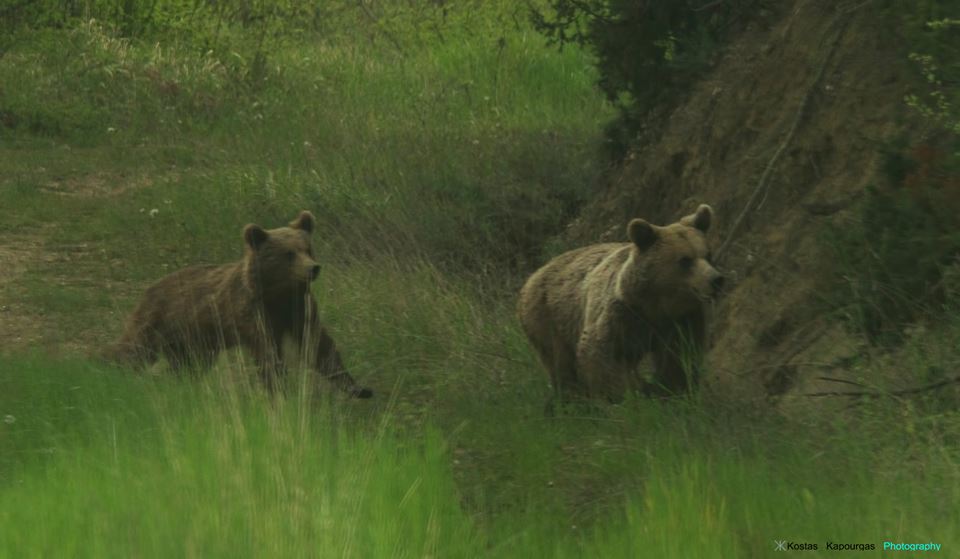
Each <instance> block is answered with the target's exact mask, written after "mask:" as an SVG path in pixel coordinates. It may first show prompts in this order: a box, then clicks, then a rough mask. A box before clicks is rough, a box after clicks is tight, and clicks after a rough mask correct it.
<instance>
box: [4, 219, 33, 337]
mask: <svg viewBox="0 0 960 559" xmlns="http://www.w3.org/2000/svg"><path fill="white" fill-rule="evenodd" d="M42 245H43V236H41V235H39V234H31V235H24V234H19V235H17V234H7V235H4V236H3V240H2V241H0V270H2V271H0V340H2V341H0V351H12V350H18V349H25V348H27V347H30V346H34V345H36V344H37V342H38V341H39V340H40V339H41V338H42V337H43V334H42V329H41V328H40V324H39V321H38V320H36V316H34V314H33V313H32V312H31V311H30V309H28V308H26V305H24V304H23V303H22V301H21V300H20V298H19V297H17V296H16V291H17V284H18V282H19V281H21V280H22V278H23V277H24V275H25V274H26V271H27V270H28V269H29V267H30V263H31V261H32V260H33V259H34V258H36V257H37V255H38V254H40V253H41V252H40V247H41V246H42Z"/></svg>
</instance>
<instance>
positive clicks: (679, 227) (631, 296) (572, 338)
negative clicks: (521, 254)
mask: <svg viewBox="0 0 960 559" xmlns="http://www.w3.org/2000/svg"><path fill="white" fill-rule="evenodd" d="M712 219H713V210H712V209H711V208H710V206H708V205H706V204H703V205H701V206H700V207H699V208H698V209H697V211H696V213H694V214H691V215H688V216H686V217H684V218H683V219H681V220H680V221H679V222H677V223H673V224H671V225H667V226H662V227H661V226H656V225H652V224H650V223H648V222H646V221H644V220H642V219H634V220H632V221H630V223H629V224H628V226H627V236H628V238H629V239H630V242H629V243H604V244H596V245H591V246H587V247H583V248H580V249H576V250H573V251H570V252H567V253H564V254H561V255H560V256H557V257H556V258H554V259H553V260H551V261H550V262H548V263H547V264H546V265H545V266H543V267H542V268H540V269H539V270H537V271H536V272H535V273H534V274H533V275H532V276H531V277H530V278H529V279H528V280H527V282H526V284H525V285H524V286H523V289H522V290H521V291H520V299H519V302H518V306H517V308H518V314H519V318H520V322H521V324H522V326H523V329H524V331H525V333H526V335H527V337H528V338H529V340H530V342H531V344H532V345H533V347H534V348H535V349H536V351H537V353H538V354H539V356H540V359H541V361H542V362H543V365H544V367H545V368H546V369H547V371H548V372H549V375H550V380H551V382H552V384H553V387H554V391H555V397H557V398H559V399H560V400H570V399H572V398H575V397H586V398H599V399H605V400H608V401H611V402H619V401H621V400H622V399H623V398H624V395H625V394H626V393H627V392H628V391H640V392H643V393H644V394H647V395H671V394H678V393H683V392H686V391H689V390H692V389H693V388H695V387H696V385H697V383H698V380H699V371H700V361H701V359H702V354H703V350H704V345H705V340H706V324H705V310H706V309H705V306H706V304H707V303H708V302H709V301H710V300H711V299H712V298H714V297H715V296H716V295H717V294H718V292H719V291H720V289H721V288H722V285H723V276H722V275H721V274H720V273H719V272H718V271H717V270H716V269H715V268H714V267H713V265H712V264H711V263H710V254H709V251H708V248H707V242H706V235H705V234H706V232H707V231H708V230H709V228H710V222H711V221H712ZM648 352H649V353H651V354H652V356H653V366H654V376H653V382H652V383H650V382H648V381H645V380H643V379H642V378H641V377H640V375H639V374H638V372H637V366H638V365H639V363H640V360H641V358H642V357H643V356H644V354H646V353H648Z"/></svg>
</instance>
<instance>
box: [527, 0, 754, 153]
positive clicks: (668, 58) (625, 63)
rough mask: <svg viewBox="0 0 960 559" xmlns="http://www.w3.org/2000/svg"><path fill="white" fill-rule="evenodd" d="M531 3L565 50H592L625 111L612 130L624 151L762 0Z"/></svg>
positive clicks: (612, 96)
mask: <svg viewBox="0 0 960 559" xmlns="http://www.w3.org/2000/svg"><path fill="white" fill-rule="evenodd" d="M547 4H548V6H549V8H548V9H546V10H543V9H537V8H536V7H531V15H532V19H533V24H534V27H535V28H536V29H537V30H539V31H540V32H541V33H543V34H544V35H546V37H547V38H548V40H549V41H551V42H552V43H555V44H557V45H558V46H559V47H561V48H562V47H563V46H564V45H565V44H567V43H576V44H580V45H585V46H587V47H589V48H590V49H591V50H592V51H593V53H594V54H595V55H596V58H597V69H598V70H599V74H600V79H599V83H598V85H599V86H600V88H601V89H602V90H603V92H604V93H605V94H606V96H607V98H608V99H609V100H610V101H611V102H612V103H614V104H615V105H616V106H617V108H618V109H619V112H620V115H619V117H618V119H617V120H615V121H614V122H612V123H611V124H610V125H609V126H608V128H607V137H608V140H609V141H610V143H611V148H612V151H613V152H614V154H616V155H622V153H623V152H624V151H625V150H626V149H627V148H628V147H629V144H630V143H631V141H632V140H633V138H634V137H635V136H636V133H637V131H638V130H639V129H640V126H641V124H642V122H643V119H644V118H645V117H646V115H647V114H648V113H649V112H650V110H651V109H653V108H654V107H656V106H657V105H660V104H662V103H665V102H669V100H670V99H672V98H674V97H676V96H677V95H678V94H680V93H681V92H682V91H683V89H684V88H685V87H687V86H688V85H689V84H690V82H691V81H692V80H694V79H695V78H696V77H697V76H699V75H700V74H701V72H703V70H704V69H705V68H706V67H707V66H708V64H709V62H710V58H711V57H712V55H713V53H714V52H715V51H716V49H717V46H718V45H719V44H720V43H721V42H722V40H723V38H724V37H725V35H726V31H727V29H728V28H729V27H730V26H731V24H733V23H735V22H737V21H740V20H742V19H743V18H744V17H745V16H747V15H748V14H750V13H752V11H755V10H756V9H757V8H758V6H759V5H760V2H759V1H757V0H732V1H719V2H717V1H713V2H711V1H708V0H698V1H696V2H691V1H684V2H676V1H675V0H646V1H644V0H549V2H548V3H547Z"/></svg>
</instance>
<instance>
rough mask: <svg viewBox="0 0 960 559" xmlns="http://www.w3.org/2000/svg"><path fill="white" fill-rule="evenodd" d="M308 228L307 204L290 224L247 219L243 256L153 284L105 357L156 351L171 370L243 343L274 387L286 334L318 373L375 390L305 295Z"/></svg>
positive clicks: (134, 358) (313, 268)
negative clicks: (354, 373) (346, 359)
mask: <svg viewBox="0 0 960 559" xmlns="http://www.w3.org/2000/svg"><path fill="white" fill-rule="evenodd" d="M313 228H314V218H313V215H312V214H311V213H310V212H308V211H302V212H300V215H299V216H298V217H297V219H295V220H294V221H293V222H292V223H290V225H289V227H280V228H278V229H270V230H264V229H263V228H262V227H260V226H259V225H254V224H250V225H247V226H246V228H244V230H243V238H244V241H245V244H246V247H245V251H244V257H243V260H240V261H238V262H234V263H232V264H225V265H222V266H193V267H190V268H185V269H183V270H180V271H178V272H174V273H172V274H170V275H168V276H166V277H164V278H163V279H161V280H160V281H158V282H157V283H155V284H153V285H152V286H151V287H149V288H148V289H147V291H146V294H145V295H144V297H143V299H142V300H141V301H140V304H139V305H138V306H137V308H136V310H135V311H134V312H133V314H132V315H131V316H130V318H129V320H128V321H127V324H126V327H125V329H124V332H123V335H122V336H121V337H120V340H119V341H118V342H117V343H116V344H114V345H113V346H112V347H110V348H109V349H108V350H107V351H106V352H105V353H104V357H105V358H107V359H108V360H110V361H112V362H115V363H118V364H122V365H126V366H130V367H134V368H141V367H143V366H145V365H149V364H152V363H154V362H156V361H157V359H158V358H159V357H161V356H162V357H166V359H167V361H168V362H169V363H170V366H171V367H172V368H173V369H174V370H180V369H184V368H191V367H200V368H209V367H210V366H212V365H213V362H214V361H215V359H216V357H217V354H218V353H219V352H220V351H222V350H225V349H229V348H231V347H235V346H243V347H245V348H247V350H249V351H250V352H251V353H252V355H253V358H254V360H255V361H256V362H257V366H258V368H259V372H260V376H261V378H262V379H263V381H264V383H265V384H266V385H267V387H268V388H272V387H273V386H274V384H275V382H276V380H277V375H279V374H282V372H283V370H284V363H283V358H282V349H281V348H282V342H283V340H284V338H285V337H287V336H290V337H291V338H293V339H294V340H295V341H298V342H299V343H300V344H302V345H301V347H302V348H303V349H304V350H305V351H304V353H305V354H306V355H307V356H308V361H309V362H310V363H311V365H312V366H313V367H314V368H315V369H316V370H317V371H318V372H319V373H320V374H321V375H323V376H324V377H326V378H328V379H329V380H331V381H332V382H333V383H335V384H336V385H337V386H338V387H339V388H341V389H342V390H344V391H346V392H348V393H349V394H351V395H353V396H356V397H358V398H369V397H370V396H372V395H373V392H372V391H371V390H369V389H367V388H362V387H360V386H358V385H357V384H356V382H354V380H353V378H352V377H351V376H350V373H348V372H347V370H346V368H345V367H344V365H343V362H342V361H341V359H340V353H339V352H338V351H337V348H336V346H335V345H334V342H333V339H332V338H331V337H330V335H329V334H328V333H327V331H326V330H325V329H324V328H323V326H322V325H321V324H320V322H319V319H318V317H317V306H316V303H315V302H314V300H313V296H312V295H311V294H310V282H312V281H313V280H314V279H316V278H317V275H318V274H319V272H320V266H319V264H317V262H316V261H315V260H314V259H313V249H312V246H311V242H310V235H311V233H312V232H313Z"/></svg>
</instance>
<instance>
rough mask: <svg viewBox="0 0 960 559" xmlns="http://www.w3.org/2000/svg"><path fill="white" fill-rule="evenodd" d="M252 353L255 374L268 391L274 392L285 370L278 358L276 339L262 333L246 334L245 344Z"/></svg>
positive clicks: (278, 351) (278, 350)
mask: <svg viewBox="0 0 960 559" xmlns="http://www.w3.org/2000/svg"><path fill="white" fill-rule="evenodd" d="M245 345H246V346H247V347H248V348H249V349H250V352H251V353H252V354H253V360H254V361H255V362H256V364H257V375H258V376H259V377H260V381H261V382H262V383H263V386H264V387H265V388H266V389H267V391H268V392H275V391H276V390H277V389H278V388H279V384H280V377H281V376H283V373H284V372H285V370H286V367H285V366H284V364H283V360H282V359H281V358H280V344H279V342H278V340H275V339H273V338H271V337H270V336H268V335H266V334H264V333H259V332H258V333H256V334H251V335H249V336H247V341H246V344H245Z"/></svg>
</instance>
